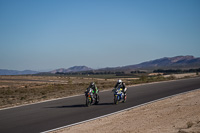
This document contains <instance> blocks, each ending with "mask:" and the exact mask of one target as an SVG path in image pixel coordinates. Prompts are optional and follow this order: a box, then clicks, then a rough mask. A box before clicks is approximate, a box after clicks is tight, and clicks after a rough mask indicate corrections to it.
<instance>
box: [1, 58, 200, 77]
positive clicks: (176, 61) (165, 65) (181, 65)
mask: <svg viewBox="0 0 200 133" xmlns="http://www.w3.org/2000/svg"><path fill="white" fill-rule="evenodd" d="M192 68H200V58H199V57H198V58H195V57H194V56H176V57H164V58H160V59H156V60H151V61H147V62H143V63H140V64H136V65H128V66H122V67H110V68H109V67H107V68H101V69H92V68H89V67H87V66H73V67H70V68H68V69H65V68H60V69H56V70H53V71H50V72H49V73H52V74H55V73H71V72H84V71H96V72H101V71H111V72H116V71H124V72H130V71H134V70H148V71H152V70H155V69H192ZM36 73H39V72H37V71H31V70H25V71H16V70H6V69H0V75H24V74H36Z"/></svg>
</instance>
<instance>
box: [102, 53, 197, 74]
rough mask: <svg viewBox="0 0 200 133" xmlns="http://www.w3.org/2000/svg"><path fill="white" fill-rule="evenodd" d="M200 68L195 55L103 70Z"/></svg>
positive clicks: (165, 58) (104, 69)
mask: <svg viewBox="0 0 200 133" xmlns="http://www.w3.org/2000/svg"><path fill="white" fill-rule="evenodd" d="M191 68H200V58H195V57H194V56H176V57H164V58H160V59H156V60H151V61H147V62H143V63H140V64H136V65H128V66H123V67H114V68H103V69H100V70H101V71H133V70H155V69H191Z"/></svg>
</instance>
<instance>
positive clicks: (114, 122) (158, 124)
mask: <svg viewBox="0 0 200 133" xmlns="http://www.w3.org/2000/svg"><path fill="white" fill-rule="evenodd" d="M120 104H123V103H120ZM90 131H92V132H95V133H121V132H123V133H200V90H196V91H193V92H189V93H186V94H180V95H177V96H173V97H171V98H167V99H164V100H161V101H157V102H154V103H150V104H147V105H144V106H141V107H137V108H134V109H131V110H128V111H124V112H121V113H118V114H115V115H111V116H106V117H104V118H99V119H96V120H93V121H90V122H86V123H82V124H79V125H76V126H71V127H68V128H65V129H60V130H58V131H54V133H69V132H70V133H87V132H90Z"/></svg>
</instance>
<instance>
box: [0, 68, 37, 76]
mask: <svg viewBox="0 0 200 133" xmlns="http://www.w3.org/2000/svg"><path fill="white" fill-rule="evenodd" d="M36 73H39V72H37V71H32V70H24V71H18V70H7V69H0V75H26V74H36Z"/></svg>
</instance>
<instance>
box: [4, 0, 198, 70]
mask: <svg viewBox="0 0 200 133" xmlns="http://www.w3.org/2000/svg"><path fill="white" fill-rule="evenodd" d="M177 55H193V56H195V57H200V0H0V69H14V70H25V69H31V70H51V69H57V68H68V67H71V66H74V65H86V66H88V67H92V68H102V67H114V66H124V65H132V64H137V63H141V62H144V61H149V60H153V59H157V58H162V57H173V56H177Z"/></svg>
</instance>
